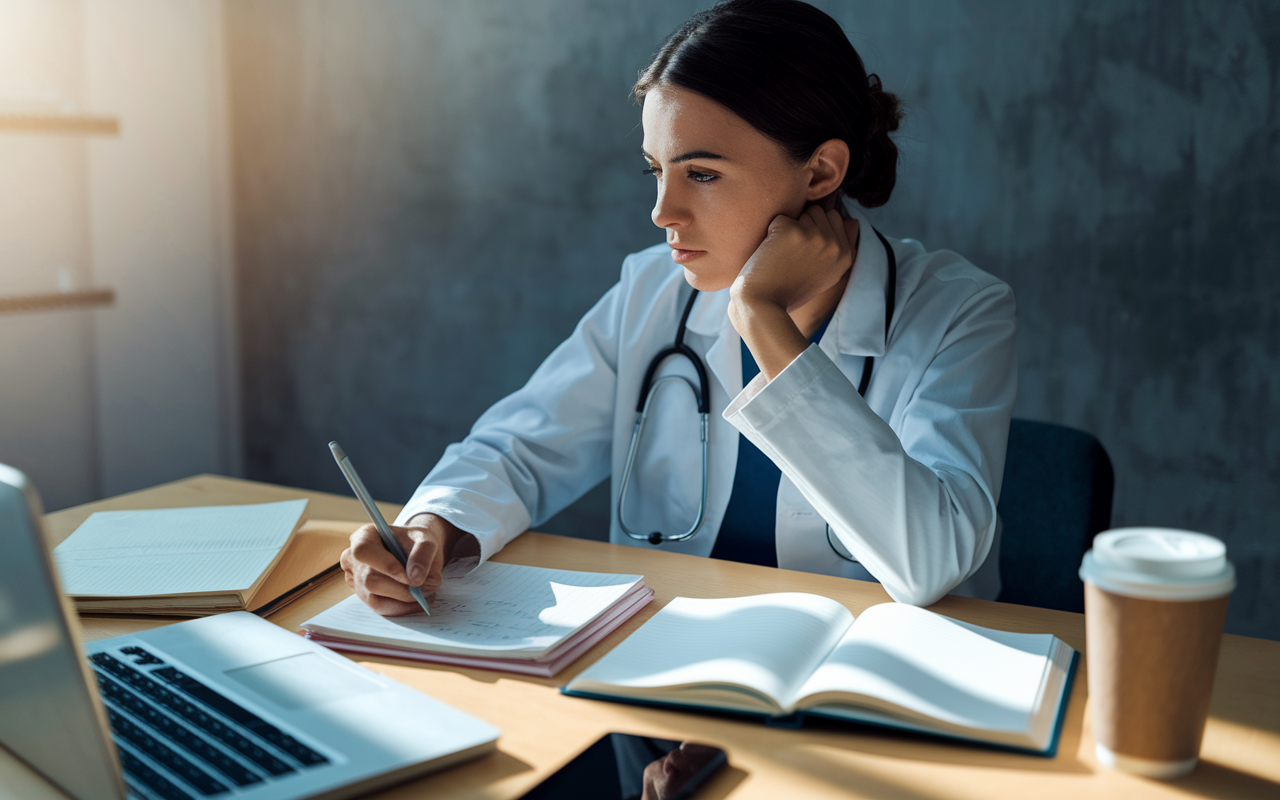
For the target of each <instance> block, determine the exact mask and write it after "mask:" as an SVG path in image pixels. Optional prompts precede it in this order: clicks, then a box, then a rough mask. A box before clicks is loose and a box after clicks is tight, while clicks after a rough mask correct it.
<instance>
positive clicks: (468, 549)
mask: <svg viewBox="0 0 1280 800" xmlns="http://www.w3.org/2000/svg"><path fill="white" fill-rule="evenodd" d="M418 494H419V495H421V494H424V492H423V491H422V490H421V489H420V490H419V492H418ZM419 514H435V515H436V516H438V517H441V518H443V519H445V520H447V521H448V522H450V523H452V524H453V525H454V526H455V527H457V528H458V529H459V530H461V531H462V532H463V533H467V534H470V536H467V537H466V538H464V539H463V540H462V541H461V542H459V543H458V545H457V547H455V548H454V552H453V553H451V554H450V559H449V565H447V566H448V567H449V568H450V572H451V573H453V572H456V571H457V570H458V568H459V567H462V568H463V570H464V572H469V571H470V570H471V569H475V568H476V567H478V566H480V565H481V564H483V563H484V562H486V561H488V560H489V559H490V558H492V557H493V555H494V554H495V553H497V552H498V551H499V550H501V549H502V547H503V545H505V544H506V539H505V537H503V536H502V532H501V531H502V526H501V525H500V524H499V523H498V521H497V520H494V519H493V518H491V517H489V516H488V515H486V514H483V513H482V512H480V511H478V510H476V509H474V508H469V507H467V505H466V504H465V503H463V502H461V501H460V500H459V499H458V498H457V497H455V496H453V492H452V491H451V490H447V489H446V491H445V492H443V493H441V496H430V497H421V496H415V497H414V498H412V499H411V500H410V501H409V503H408V504H406V505H405V507H404V508H403V509H402V510H401V511H400V514H399V516H397V517H396V521H395V524H396V525H404V524H406V523H407V522H408V521H409V520H410V519H412V518H414V517H416V516H418V515H419ZM526 527H527V526H526Z"/></svg>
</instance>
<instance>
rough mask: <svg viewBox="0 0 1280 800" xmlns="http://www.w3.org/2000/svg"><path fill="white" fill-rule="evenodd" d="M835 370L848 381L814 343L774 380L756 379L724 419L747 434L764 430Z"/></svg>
mask: <svg viewBox="0 0 1280 800" xmlns="http://www.w3.org/2000/svg"><path fill="white" fill-rule="evenodd" d="M833 370H834V371H835V372H836V373H837V374H838V375H840V377H841V378H842V379H844V380H847V379H846V378H844V375H843V373H840V371H839V369H837V367H836V365H835V364H833V363H831V359H830V358H828V357H827V354H826V353H824V352H822V348H820V347H818V345H816V344H811V345H809V346H808V347H807V348H805V350H804V352H802V353H801V354H800V355H798V356H796V357H795V358H794V359H793V360H792V361H791V363H790V364H788V365H787V366H786V368H785V369H783V370H782V372H779V373H778V374H777V375H776V376H774V379H773V380H768V379H767V378H766V377H765V375H764V373H763V372H762V373H760V374H759V375H757V376H756V377H755V378H753V379H752V380H751V382H750V383H748V384H747V385H746V386H744V387H743V388H742V391H741V392H739V393H738V396H737V397H735V398H733V402H731V403H730V404H729V407H728V408H726V409H725V410H724V418H725V420H727V421H728V422H729V423H730V424H732V425H733V426H734V427H735V428H737V429H738V430H740V431H743V432H744V433H745V432H746V431H747V430H760V429H761V428H764V427H766V426H767V425H768V424H769V423H770V422H772V421H773V420H776V419H777V418H778V417H779V416H780V415H781V414H783V413H784V412H785V411H786V409H787V407H788V406H790V405H791V404H792V403H794V402H796V401H797V400H798V399H800V398H801V397H803V396H804V394H805V392H806V391H807V390H808V389H809V387H811V386H813V385H814V384H815V383H818V382H820V381H822V380H823V379H824V377H826V378H827V379H829V373H830V372H831V371H833Z"/></svg>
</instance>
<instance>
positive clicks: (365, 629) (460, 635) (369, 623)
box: [302, 561, 653, 676]
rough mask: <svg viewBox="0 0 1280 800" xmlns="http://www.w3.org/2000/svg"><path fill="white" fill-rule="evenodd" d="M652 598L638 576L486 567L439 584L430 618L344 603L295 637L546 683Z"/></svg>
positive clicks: (493, 564)
mask: <svg viewBox="0 0 1280 800" xmlns="http://www.w3.org/2000/svg"><path fill="white" fill-rule="evenodd" d="M652 598H653V590H652V589H650V588H648V587H647V586H645V585H644V578H643V576H640V575H614V574H611V573H601V572H574V571H570V570H558V569H544V568H542V567H527V566H522V565H519V564H501V563H498V562H495V561H489V562H486V563H484V564H481V565H480V566H479V567H477V568H476V569H474V570H472V571H471V572H469V573H465V574H453V575H447V576H446V579H445V582H444V585H443V586H442V587H441V588H440V590H439V591H438V592H437V593H436V596H435V599H434V600H433V601H432V603H431V616H427V615H426V614H411V615H408V616H404V617H383V616H380V615H379V614H377V613H376V612H375V611H373V610H372V609H370V608H369V607H368V606H366V605H365V604H364V603H362V602H361V601H360V599H359V598H357V597H355V596H351V597H348V598H347V599H346V600H343V601H342V602H340V603H338V604H337V605H335V606H333V607H332V608H329V609H326V610H325V611H322V612H321V613H319V614H317V615H316V616H314V617H312V618H311V619H309V620H307V621H306V622H304V623H302V628H303V630H304V632H305V635H306V636H307V638H309V639H312V640H314V641H316V642H319V643H321V644H323V645H326V646H328V647H332V648H334V649H336V650H345V651H349V652H358V653H366V654H372V655H386V656H394V657H396V658H410V659H417V660H421V661H434V662H439V663H445V664H455V665H459V666H470V667H479V668H482V669H495V670H503V671H507V672H518V673H523V674H527V675H544V676H546V675H554V674H556V673H557V672H559V671H560V670H561V669H564V667H565V666H566V665H568V664H569V663H571V662H572V661H573V660H574V659H575V658H577V657H578V656H579V655H581V654H583V653H585V652H586V651H587V650H589V649H590V648H591V646H592V645H594V644H595V643H596V642H598V641H600V640H601V639H603V638H604V637H605V636H607V635H609V633H610V632H612V631H613V630H615V629H616V628H617V627H618V626H619V625H621V624H622V623H623V622H625V621H626V620H627V619H630V618H631V616H632V615H634V614H635V613H636V612H637V611H639V610H640V609H641V608H643V607H644V606H645V605H646V604H647V603H648V602H649V601H650V600H651V599H652Z"/></svg>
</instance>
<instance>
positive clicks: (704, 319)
mask: <svg viewBox="0 0 1280 800" xmlns="http://www.w3.org/2000/svg"><path fill="white" fill-rule="evenodd" d="M686 327H687V328H688V330H689V331H690V332H691V333H696V334H698V335H700V336H707V337H715V341H714V342H712V343H711V346H710V347H709V348H707V354H706V361H707V368H708V369H710V370H711V374H712V375H714V376H715V378H716V380H718V381H719V382H720V386H721V387H723V388H724V391H725V394H727V395H728V396H729V397H730V398H734V397H737V396H738V392H740V391H742V351H741V349H740V347H741V346H740V344H739V343H740V342H741V341H742V339H741V337H739V336H738V331H737V330H735V329H734V327H733V323H732V322H730V321H729V290H728V289H722V290H721V291H718V292H709V293H708V292H703V293H702V294H700V295H699V296H698V300H697V302H695V303H694V304H693V310H692V311H691V312H689V322H688V324H687V326H686Z"/></svg>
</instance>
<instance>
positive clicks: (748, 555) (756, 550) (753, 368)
mask: <svg viewBox="0 0 1280 800" xmlns="http://www.w3.org/2000/svg"><path fill="white" fill-rule="evenodd" d="M830 322H831V317H827V318H826V319H825V320H824V321H823V323H822V325H820V326H819V327H818V330H817V331H815V332H814V334H813V336H811V337H810V338H809V341H810V342H814V343H817V342H819V341H821V340H822V334H824V333H826V330H827V325H828V324H830ZM759 374H760V367H759V365H757V364H756V360H755V357H754V356H752V355H751V351H750V350H749V349H747V343H746V342H743V343H742V385H743V386H746V385H747V384H748V383H749V382H750V381H751V380H752V379H753V378H755V376H757V375H759ZM781 480H782V470H780V469H778V467H777V466H776V465H775V464H774V463H773V462H772V461H770V460H769V457H768V456H766V455H765V454H764V453H763V452H761V451H760V448H758V447H756V446H755V445H754V444H752V443H751V442H750V440H748V439H747V437H745V436H743V435H742V434H738V467H737V469H736V471H735V472H734V473H733V492H732V493H731V494H730V495H729V506H728V507H727V508H726V509H725V512H724V521H723V522H721V523H720V533H719V534H718V535H717V536H716V545H715V547H714V548H712V550H711V557H712V558H723V559H725V560H728V561H742V562H745V563H747V564H761V565H763V566H766V567H776V566H778V547H777V545H776V543H775V536H776V533H775V531H774V528H775V526H776V524H777V516H778V483H779V482H780V481H781Z"/></svg>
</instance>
